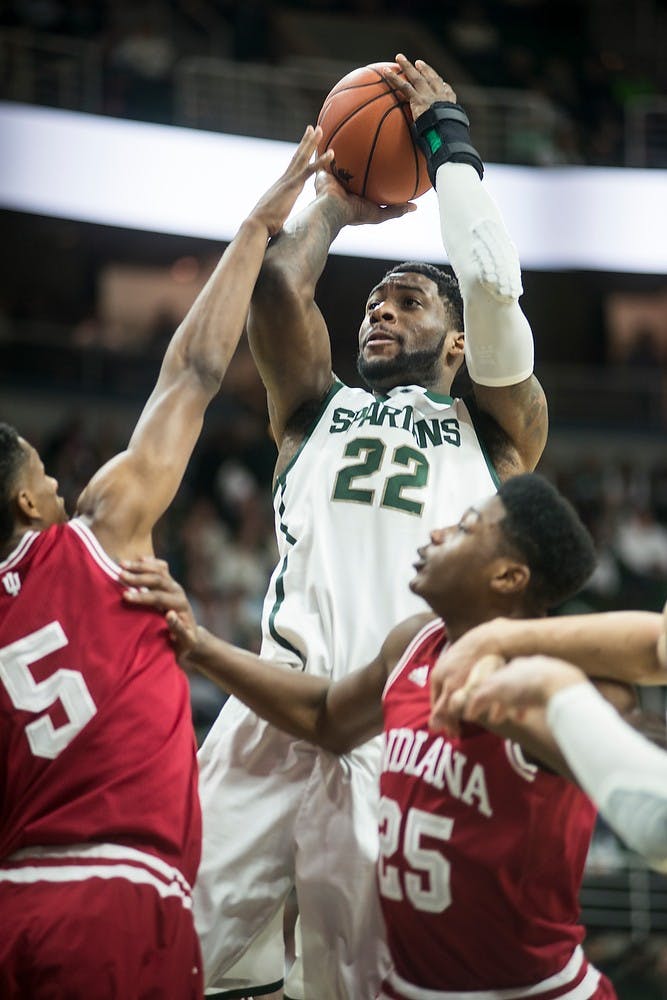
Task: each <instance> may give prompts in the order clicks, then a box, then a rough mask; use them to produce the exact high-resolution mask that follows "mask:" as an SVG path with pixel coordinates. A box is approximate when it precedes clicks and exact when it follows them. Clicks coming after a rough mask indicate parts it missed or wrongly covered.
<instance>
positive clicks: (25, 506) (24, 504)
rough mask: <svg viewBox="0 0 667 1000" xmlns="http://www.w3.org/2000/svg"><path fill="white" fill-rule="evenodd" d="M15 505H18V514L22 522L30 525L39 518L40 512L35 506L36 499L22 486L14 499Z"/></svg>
mask: <svg viewBox="0 0 667 1000" xmlns="http://www.w3.org/2000/svg"><path fill="white" fill-rule="evenodd" d="M14 503H15V504H16V514H17V517H18V518H19V519H20V520H21V521H25V522H27V523H30V522H31V521H36V520H37V519H38V518H39V511H38V510H37V506H36V504H35V499H34V497H33V495H32V493H31V491H30V490H29V489H27V488H26V487H25V486H22V487H21V488H20V489H19V490H17V492H16V496H15V497H14Z"/></svg>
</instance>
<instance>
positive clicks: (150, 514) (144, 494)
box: [78, 126, 329, 558]
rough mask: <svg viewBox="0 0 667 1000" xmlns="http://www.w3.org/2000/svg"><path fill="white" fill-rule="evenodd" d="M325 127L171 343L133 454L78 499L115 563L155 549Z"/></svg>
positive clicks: (237, 241) (239, 238)
mask: <svg viewBox="0 0 667 1000" xmlns="http://www.w3.org/2000/svg"><path fill="white" fill-rule="evenodd" d="M319 136H320V132H319V129H318V130H314V129H313V128H312V127H310V126H309V127H308V129H307V130H306V132H305V134H304V136H303V139H302V140H301V143H300V144H299V147H298V149H297V151H296V153H295V155H294V157H293V158H292V161H291V162H290V164H289V166H288V167H287V170H286V171H285V173H284V174H283V175H282V176H281V177H280V178H279V180H278V181H277V182H276V183H275V184H274V185H273V186H272V187H271V188H270V189H269V190H268V191H267V192H266V194H265V195H264V196H263V197H262V198H261V199H260V200H259V201H258V203H257V204H256V205H255V207H254V208H253V210H252V212H251V213H250V215H249V216H248V218H247V219H246V220H245V222H244V223H243V224H242V225H241V228H240V229H239V232H238V233H237V235H236V237H235V238H234V240H233V241H232V243H231V244H230V245H229V247H228V248H227V250H226V251H225V252H224V254H223V255H222V258H221V260H220V261H219V263H218V265H217V267H216V269H215V271H214V272H213V274H212V275H211V277H210V278H209V280H208V282H207V283H206V285H205V286H204V288H203V289H202V291H201V292H200V293H199V295H198V296H197V299H196V300H195V302H194V304H193V306H192V307H191V309H190V311H189V312H188V314H187V316H186V317H185V319H184V320H183V322H182V323H181V325H180V326H179V328H178V330H177V331H176V333H175V334H174V336H173V338H172V340H171V343H170V344H169V346H168V348H167V351H166V354H165V357H164V361H163V363H162V368H161V370H160V374H159V377H158V380H157V384H156V386H155V389H154V390H153V392H152V394H151V396H150V398H149V400H148V402H147V403H146V406H145V408H144V410H143V413H142V414H141V417H140V418H139V422H138V424H137V426H136V428H135V430H134V433H133V434H132V437H131V439H130V443H129V445H128V447H127V450H126V451H124V452H123V453H121V454H120V455H118V456H116V458H114V459H112V460H111V461H110V462H108V463H107V464H106V465H105V466H104V467H103V468H102V469H101V470H100V471H99V472H98V473H97V474H96V475H95V476H94V478H93V479H92V481H91V482H90V484H89V485H88V486H87V487H86V489H85V490H84V492H83V494H82V495H81V497H80V499H79V504H78V513H80V514H81V515H83V516H85V517H86V518H87V519H88V520H89V522H90V524H91V527H92V528H93V530H94V532H95V534H96V535H97V536H98V538H99V539H100V541H101V543H102V545H103V546H104V548H105V549H106V551H107V552H109V554H110V555H112V556H114V557H115V558H122V557H124V556H133V555H138V554H140V553H143V552H148V551H150V547H151V541H150V535H151V531H152V529H153V526H154V524H155V522H156V521H157V520H158V518H159V517H160V516H161V514H162V513H163V512H164V510H165V509H166V508H167V506H168V505H169V503H170V502H171V500H172V498H173V496H174V494H175V492H176V490H177V489H178V486H179V484H180V482H181V479H182V477H183V473H184V471H185V467H186V465H187V463H188V461H189V459H190V455H191V454H192V449H193V448H194V445H195V442H196V441H197V438H198V437H199V434H200V431H201V427H202V422H203V418H204V412H205V410H206V407H207V406H208V404H209V402H210V401H211V399H212V398H213V396H214V395H215V394H216V392H217V391H218V389H219V388H220V383H221V381H222V377H223V375H224V373H225V371H226V370H227V366H228V364H229V361H230V359H231V357H232V354H233V353H234V350H235V349H236V346H237V344H238V341H239V339H240V336H241V333H242V331H243V326H244V322H245V318H246V315H247V312H248V306H249V303H250V295H251V293H252V289H253V287H254V284H255V281H256V279H257V275H258V273H259V268H260V266H261V263H262V260H263V257H264V253H265V250H266V245H267V241H268V239H269V238H270V237H271V236H275V234H276V233H277V232H279V230H280V228H281V226H282V224H283V222H284V221H285V219H286V218H287V215H288V214H289V212H290V211H291V209H292V207H293V205H294V202H295V201H296V198H297V197H298V195H299V193H300V191H301V189H302V188H303V185H304V183H305V181H306V179H307V178H308V177H310V176H311V175H312V174H313V173H314V172H315V171H316V170H317V169H319V168H321V167H323V166H325V165H326V163H328V160H329V154H328V153H327V154H325V156H324V157H320V158H319V159H316V160H315V161H314V162H312V156H313V153H314V152H315V149H316V146H317V142H318V139H319Z"/></svg>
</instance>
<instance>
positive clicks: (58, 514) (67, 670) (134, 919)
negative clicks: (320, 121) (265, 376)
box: [0, 127, 331, 1000]
mask: <svg viewBox="0 0 667 1000" xmlns="http://www.w3.org/2000/svg"><path fill="white" fill-rule="evenodd" d="M318 138H319V131H314V130H313V129H312V128H310V127H309V128H308V129H307V130H306V133H305V135H304V137H303V139H302V141H301V144H300V146H299V148H298V150H297V152H296V154H295V156H294V158H293V160H292V162H291V163H290V165H289V167H288V169H287V171H286V172H285V174H284V175H283V176H282V177H281V178H280V180H278V181H277V183H276V184H275V185H274V186H273V187H272V188H271V189H270V190H269V191H268V192H267V194H266V195H264V197H263V198H262V199H261V200H260V201H259V202H258V204H257V205H256V206H255V208H254V209H253V211H252V212H251V213H250V215H249V216H248V218H247V219H246V221H245V222H244V223H243V224H242V226H241V228H240V230H239V232H238V234H237V236H236V238H235V239H234V241H233V242H232V244H231V245H230V246H229V248H228V249H227V250H226V252H225V253H224V254H223V257H222V259H221V261H220V263H219V264H218V266H217V268H216V270H215V271H214V273H213V275H212V276H211V278H210V279H209V281H208V283H207V284H206V286H205V287H204V289H203V290H202V292H201V293H200V295H199V296H198V298H197V300H196V301H195V303H194V305H193V307H192V309H191V310H190V312H189V313H188V315H187V317H186V318H185V320H184V321H183V323H182V324H181V326H180V327H179V329H178V330H177V331H176V333H175V335H174V337H173V339H172V341H171V343H170V345H169V347H168V349H167V352H166V354H165V358H164V361H163V364H162V368H161V371H160V375H159V378H158V381H157V384H156V387H155V389H154V390H153V393H152V395H151V397H150V399H149V400H148V403H147V404H146V407H145V408H144V411H143V413H142V415H141V417H140V419H139V422H138V424H137V426H136V428H135V431H134V433H133V435H132V437H131V440H130V443H129V445H128V447H127V449H126V451H124V452H122V453H121V454H120V455H117V456H116V457H115V458H114V459H112V460H111V461H110V462H108V463H107V464H106V465H104V466H103V467H102V468H101V469H100V470H99V471H98V472H97V473H96V475H95V476H94V477H93V479H92V480H91V482H90V483H89V484H88V486H87V487H86V488H85V490H84V491H83V493H82V495H81V497H80V499H79V502H78V508H77V516H76V517H75V518H74V520H72V521H68V519H67V515H66V512H65V509H64V504H63V501H62V500H61V498H60V497H59V496H58V493H57V490H58V484H57V482H56V481H55V479H52V478H51V477H49V476H47V474H46V472H45V470H44V466H43V464H42V462H41V459H40V457H39V455H38V454H37V452H36V451H35V449H34V448H33V447H32V446H31V445H30V444H28V443H27V442H26V441H25V440H23V439H22V438H20V437H19V436H18V434H17V432H16V431H15V430H14V429H13V428H11V427H9V426H8V425H7V424H0V996H2V998H3V1000H27V998H28V997H29V998H30V1000H46V998H51V997H54V996H62V997H65V996H66V997H68V998H70V1000H84V998H85V1000H91V998H94V1000H143V998H146V1000H148V998H149V997H150V998H154V997H165V998H174V1000H188V998H198V997H200V996H201V994H202V970H201V958H200V951H199V944H198V941H197V937H196V934H195V930H194V924H193V919H192V900H191V888H190V887H191V885H192V883H193V881H194V878H195V875H196V872H197V866H198V863H199V855H200V849H201V815H200V809H199V801H198V794H197V764H196V757H195V743H194V735H193V730H192V721H191V716H190V704H189V690H188V685H187V681H186V678H185V676H184V675H183V674H182V672H181V671H180V670H179V668H178V665H177V663H176V660H175V657H174V653H173V649H172V646H171V644H170V642H169V637H168V632H167V629H166V627H165V623H164V619H163V618H162V616H160V615H157V614H156V613H155V612H154V611H152V610H150V609H146V608H129V607H128V606H127V604H124V603H123V601H122V596H121V595H122V591H123V589H124V588H123V585H122V583H121V582H120V579H119V573H120V565H119V563H120V562H121V561H122V560H124V559H128V558H137V557H139V556H142V555H145V554H148V553H150V552H152V541H151V534H152V529H153V527H154V525H155V523H156V521H157V520H158V518H159V517H160V516H161V515H162V513H163V512H164V510H165V509H166V508H167V506H168V505H169V503H170V502H171V500H172V498H173V496H174V494H175V492H176V490H177V488H178V486H179V484H180V481H181V478H182V476H183V473H184V471H185V467H186V465H187V462H188V460H189V458H190V455H191V453H192V449H193V447H194V445H195V443H196V441H197V438H198V437H199V433H200V430H201V426H202V420H203V417H204V412H205V410H206V407H207V405H208V403H209V402H210V400H211V399H212V398H213V396H214V395H215V393H216V392H217V391H218V388H219V386H220V382H221V379H222V376H223V374H224V372H225V370H226V368H227V365H228V363H229V360H230V358H231V356H232V354H233V352H234V349H235V348H236V345H237V343H238V340H239V337H240V335H241V332H242V329H243V324H244V321H245V317H246V313H247V310H248V305H249V301H250V295H251V292H252V289H253V286H254V283H255V280H256V278H257V274H258V272H259V268H260V265H261V263H262V259H263V257H264V252H265V249H266V244H267V240H268V239H269V237H271V236H273V235H275V234H276V233H277V232H278V231H279V230H280V228H281V226H282V224H283V222H284V220H285V218H286V217H287V215H288V214H289V212H290V210H291V208H292V206H293V204H294V201H295V200H296V198H297V196H298V194H299V192H300V191H301V188H302V187H303V184H304V182H305V180H306V178H307V177H308V176H310V175H311V174H312V173H313V172H314V171H315V170H316V169H317V168H319V167H322V166H324V165H326V163H327V162H328V160H329V158H330V155H331V154H327V155H326V156H324V157H322V158H320V159H319V160H316V161H315V162H314V163H310V162H309V161H310V159H311V156H312V154H313V153H314V151H315V148H316V145H317V140H318Z"/></svg>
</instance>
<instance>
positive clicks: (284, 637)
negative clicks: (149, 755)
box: [195, 55, 547, 1000]
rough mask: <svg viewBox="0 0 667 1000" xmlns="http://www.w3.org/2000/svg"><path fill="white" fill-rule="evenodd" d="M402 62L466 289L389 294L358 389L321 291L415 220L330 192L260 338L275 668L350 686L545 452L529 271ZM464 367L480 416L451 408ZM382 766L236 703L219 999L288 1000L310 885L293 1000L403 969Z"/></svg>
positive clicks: (264, 278)
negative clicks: (425, 553) (400, 219)
mask: <svg viewBox="0 0 667 1000" xmlns="http://www.w3.org/2000/svg"><path fill="white" fill-rule="evenodd" d="M397 61H398V62H399V64H400V66H401V68H402V70H403V72H404V74H405V78H404V79H403V78H400V79H399V78H398V77H396V76H395V75H393V76H390V79H391V82H392V84H393V85H394V86H396V87H397V88H399V89H401V90H402V92H403V93H404V94H405V96H406V97H407V98H408V99H409V101H410V104H411V108H412V112H413V116H414V118H415V121H416V129H417V134H418V136H419V142H420V145H421V146H422V148H423V149H424V152H425V155H426V158H427V162H428V166H429V171H430V176H431V179H432V182H433V183H434V186H435V188H436V191H437V195H438V202H439V208H440V220H441V226H442V234H443V240H444V243H445V247H446V249H447V252H448V256H449V259H450V261H451V263H452V266H453V268H454V271H455V273H456V275H457V278H458V283H457V282H456V281H455V280H453V279H452V278H451V277H449V276H447V275H445V274H443V273H442V272H440V271H439V270H438V269H436V268H432V267H429V266H428V265H421V264H404V265H401V266H400V267H398V268H395V269H394V270H392V271H391V272H389V274H387V275H385V277H384V278H383V279H382V280H381V281H380V282H379V283H378V285H377V286H376V287H375V288H374V289H373V290H372V292H371V294H370V296H369V298H368V302H367V304H366V310H365V315H364V318H363V320H362V323H361V328H360V331H359V359H358V366H359V372H360V374H361V376H362V378H363V379H364V381H365V382H366V384H367V385H368V387H369V388H368V389H354V388H348V387H347V386H345V385H343V384H342V383H341V382H340V381H339V380H338V379H337V378H336V377H335V375H334V374H333V372H332V367H331V350H330V343H329V337H328V332H327V328H326V325H325V321H324V319H323V317H322V315H321V313H320V311H319V309H318V308H317V306H316V304H315V300H314V293H315V286H316V283H317V280H318V278H319V276H320V274H321V272H322V270H323V268H324V265H325V262H326V258H327V254H328V251H329V247H330V245H331V243H332V242H333V240H334V238H335V237H336V235H337V234H338V233H339V232H340V230H341V229H342V228H343V227H344V226H346V225H360V224H363V223H377V222H381V221H383V219H385V218H393V217H396V216H397V215H399V214H402V213H403V212H404V211H406V210H407V209H406V208H405V207H404V206H403V207H395V208H393V209H380V208H378V207H377V206H376V205H372V204H370V203H367V202H365V201H363V200H362V199H360V198H357V197H354V196H351V195H348V194H346V193H345V191H344V190H343V189H342V187H341V186H340V185H339V184H338V183H337V182H336V181H335V180H334V178H333V177H331V176H330V175H328V174H323V175H320V176H319V178H318V183H317V189H316V190H317V195H316V198H315V200H314V201H313V202H312V203H311V204H310V205H309V206H308V207H307V208H306V209H305V210H304V211H303V212H302V213H301V214H300V215H298V216H297V217H296V218H295V219H294V220H293V222H292V223H291V224H288V225H287V226H286V227H285V228H284V230H283V232H281V233H280V234H279V236H278V237H277V238H276V239H274V240H273V241H272V242H271V245H270V246H269V249H268V251H267V254H266V257H265V262H264V266H263V268H262V272H261V274H260V278H259V281H258V284H257V286H256V289H255V294H254V296H253V302H252V307H251V312H250V316H249V322H248V333H249V337H250V344H251V347H252V350H253V353H254V356H255V359H256V362H257V365H258V368H259V370H260V373H261V375H262V378H263V380H264V383H265V385H266V387H267V392H268V398H269V412H270V416H271V424H272V428H273V432H274V435H275V438H276V441H277V443H278V447H279V454H278V461H277V466H276V475H275V493H274V502H275V515H276V531H277V538H278V544H279V551H280V561H279V563H278V566H277V567H276V570H275V572H274V574H273V577H272V579H271V583H270V586H269V591H268V594H267V597H266V601H265V606H264V615H263V643H262V656H263V657H268V658H271V659H273V660H275V661H279V662H282V663H285V664H288V665H290V666H291V667H293V668H294V669H295V670H305V671H307V672H309V673H312V674H316V675H320V676H324V677H328V678H332V679H338V678H340V677H343V676H345V675H346V673H347V672H348V671H350V670H351V669H353V668H354V667H355V665H357V664H359V663H364V662H367V661H368V660H369V659H371V658H372V656H373V655H374V652H375V650H376V647H377V646H378V644H379V642H380V641H381V640H382V638H383V636H384V635H386V633H387V632H388V631H389V630H390V629H391V628H392V627H393V626H394V625H396V623H397V622H399V621H401V620H403V619H404V618H405V617H406V616H408V615H410V614H411V613H414V612H418V611H420V610H423V605H422V602H421V601H420V600H419V598H418V597H417V596H416V595H410V594H409V593H408V586H407V585H408V581H409V579H410V578H411V575H412V565H411V564H412V560H413V557H414V552H415V550H416V548H417V546H418V545H419V544H420V543H421V540H422V539H423V538H424V537H425V536H427V535H428V533H429V531H431V530H433V529H435V528H437V526H438V525H440V524H443V523H444V524H449V523H452V522H456V520H457V519H458V518H459V517H460V516H461V515H462V513H463V511H464V510H465V509H466V508H467V507H468V506H469V505H470V504H471V503H473V502H476V501H479V500H480V499H482V498H485V497H487V496H489V495H491V494H492V493H494V492H495V490H496V487H497V484H498V482H499V480H504V479H506V478H508V477H510V476H512V475H514V474H516V473H520V472H524V471H528V470H532V469H533V468H534V467H535V465H536V463H537V461H538V459H539V457H540V455H541V452H542V449H543V447H544V443H545V439H546V433H547V408H546V402H545V398H544V394H543V392H542V389H541V387H540V385H539V383H538V382H537V380H536V379H535V377H534V376H533V374H532V370H533V342H532V334H531V331H530V327H529V325H528V322H527V320H526V318H525V317H524V315H523V313H522V311H521V309H520V307H519V303H518V300H519V296H520V295H521V292H522V288H521V276H520V267H519V261H518V258H517V254H516V250H515V248H514V246H513V245H512V243H511V242H510V239H509V237H508V235H507V232H506V230H505V227H504V224H503V222H502V219H501V217H500V214H499V212H498V209H497V208H496V206H495V204H494V203H493V202H492V200H491V198H490V197H489V195H488V193H487V191H486V190H485V188H484V186H483V184H482V182H481V177H482V173H483V167H482V163H481V160H480V158H479V156H478V154H477V152H476V151H475V149H474V147H473V146H472V145H471V142H470V137H469V132H468V119H467V117H466V116H465V113H464V112H463V110H462V109H461V108H460V107H459V105H457V104H456V95H455V93H454V91H453V90H452V89H451V87H450V86H449V85H448V84H446V83H445V82H444V81H443V80H442V79H441V78H440V77H439V76H438V75H437V74H436V73H435V72H434V70H432V69H431V68H430V67H429V66H427V65H426V64H425V63H423V62H417V63H416V64H415V65H413V64H412V63H410V62H409V61H408V60H407V59H406V58H405V57H404V56H402V55H399V56H398V57H397ZM459 286H460V290H459ZM464 321H465V331H466V333H465V343H464V336H463V328H464ZM464 354H465V358H466V362H467V367H468V371H469V374H470V376H471V378H472V382H473V392H474V399H473V401H472V406H471V407H469V406H467V405H466V404H465V403H464V402H463V401H462V400H456V399H452V398H451V397H450V389H451V385H452V381H453V378H454V375H455V374H456V372H457V371H458V369H459V368H460V366H461V364H462V362H463V358H464ZM378 764H379V745H378V744H377V742H374V743H371V744H368V745H366V746H365V747H363V748H360V749H357V750H355V751H353V752H352V753H351V754H349V755H346V756H344V757H342V758H336V757H333V756H331V755H329V754H327V753H325V752H322V751H320V750H317V749H315V748H313V747H312V746H308V745H306V744H305V743H301V742H299V741H296V740H294V739H292V738H290V737H288V736H286V735H284V734H282V733H279V732H278V731H277V730H276V729H274V728H272V727H271V726H270V725H268V724H267V723H265V722H262V721H260V720H259V719H258V718H257V717H256V716H255V715H254V714H253V713H252V712H251V711H249V710H248V709H247V708H245V707H244V706H243V705H242V704H241V703H240V702H238V701H236V700H235V699H233V698H232V699H230V700H229V702H228V703H227V704H226V705H225V707H224V709H223V711H222V713H221V715H220V717H219V719H218V720H217V722H216V723H215V725H214V726H213V728H212V730H211V732H210V734H209V736H208V738H207V740H206V741H205V743H204V746H203V747H202V750H201V752H200V768H201V780H200V793H201V796H202V805H203V811H204V848H203V858H202V864H201V867H200V874H199V879H198V885H197V887H196V902H195V907H196V920H197V927H198V930H199V933H200V936H201V940H202V946H203V953H204V962H205V976H206V983H207V986H208V992H209V993H211V994H213V995H216V994H217V993H218V991H220V990H222V991H225V992H227V993H228V994H229V995H234V996H239V995H241V994H242V992H244V993H245V994H253V995H258V994H261V993H265V992H269V991H270V990H271V989H277V988H279V987H280V985H281V983H282V978H283V964H284V963H283V950H282V940H281V938H282V935H281V931H282V918H281V913H282V907H283V903H284V900H285V898H286V897H287V895H288V893H289V892H290V890H291V888H292V886H293V885H295V886H296V891H297V896H298V904H299V910H300V914H301V921H302V933H303V979H304V981H303V983H300V982H299V981H298V977H294V979H293V980H292V979H290V980H289V981H288V982H287V984H286V989H285V995H286V996H290V997H293V998H299V997H303V996H305V997H306V998H308V1000H360V998H366V997H372V996H374V995H375V992H376V990H377V988H378V986H379V983H380V981H381V978H382V974H383V973H384V971H385V967H386V965H385V954H384V943H383V939H382V931H381V919H380V915H379V910H378V905H377V893H376V891H375V862H376V856H377V850H378V841H377V817H376V805H377V787H378ZM332 925H335V928H336V930H335V933H334V934H332V932H331V927H332ZM239 960H240V961H239ZM223 995H224V994H223Z"/></svg>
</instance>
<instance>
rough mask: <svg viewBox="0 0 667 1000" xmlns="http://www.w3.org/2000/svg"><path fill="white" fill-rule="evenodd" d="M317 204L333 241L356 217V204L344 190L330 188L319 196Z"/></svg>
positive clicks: (316, 200)
mask: <svg viewBox="0 0 667 1000" xmlns="http://www.w3.org/2000/svg"><path fill="white" fill-rule="evenodd" d="M314 204H315V205H317V207H318V209H319V211H320V214H321V216H322V219H323V221H324V222H325V224H326V225H327V226H328V227H329V229H330V231H331V242H333V241H334V240H335V238H336V236H338V234H339V232H340V231H341V229H344V228H345V226H348V225H349V224H350V223H351V222H352V221H353V219H354V216H355V212H354V205H353V204H352V203H351V202H350V200H349V198H348V196H347V195H346V194H345V192H344V191H342V190H341V191H340V192H338V191H335V190H328V191H323V192H322V193H321V194H319V195H318V196H317V198H316V199H315V202H314Z"/></svg>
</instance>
